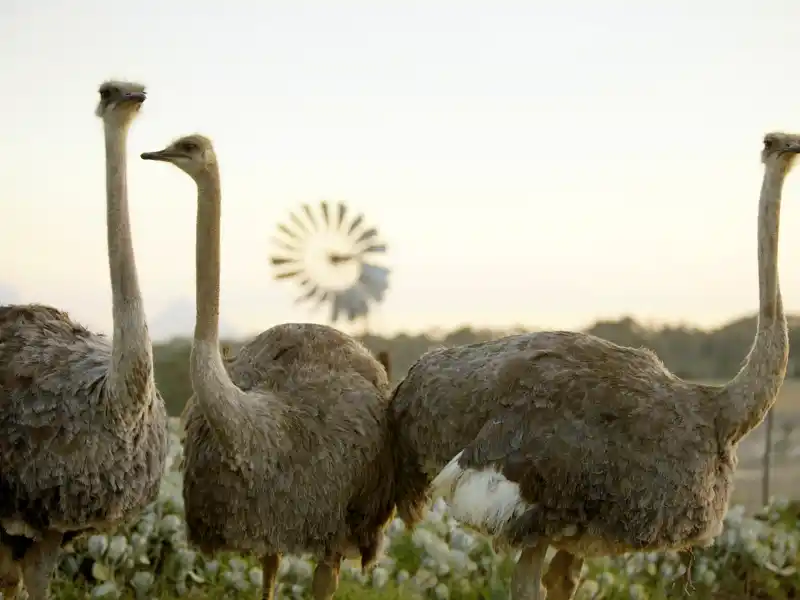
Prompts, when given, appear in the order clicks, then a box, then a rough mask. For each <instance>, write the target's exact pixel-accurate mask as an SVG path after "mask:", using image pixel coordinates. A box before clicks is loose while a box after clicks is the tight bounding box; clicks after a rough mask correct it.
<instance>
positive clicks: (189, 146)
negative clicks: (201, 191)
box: [142, 134, 217, 179]
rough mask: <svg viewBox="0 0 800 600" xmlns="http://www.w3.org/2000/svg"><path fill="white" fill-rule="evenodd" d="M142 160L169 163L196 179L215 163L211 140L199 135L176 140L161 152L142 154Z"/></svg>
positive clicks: (215, 158)
mask: <svg viewBox="0 0 800 600" xmlns="http://www.w3.org/2000/svg"><path fill="white" fill-rule="evenodd" d="M142 158H143V159H144V160H161V161H164V162H169V163H172V164H173V165H175V166H176V167H178V168H179V169H180V170H181V171H184V172H185V173H187V174H188V175H189V176H190V177H192V178H193V179H197V178H198V177H199V176H201V175H202V174H203V173H206V172H207V171H208V170H209V169H210V168H212V167H213V166H214V165H216V163H217V155H216V154H215V153H214V146H213V144H212V143H211V140H210V139H208V138H207V137H205V136H202V135H199V134H193V135H187V136H184V137H182V138H178V139H177V140H175V141H174V142H172V143H171V144H170V145H169V146H167V147H166V148H164V149H163V150H157V151H155V152H143V153H142Z"/></svg>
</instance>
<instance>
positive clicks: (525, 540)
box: [392, 133, 800, 600]
mask: <svg viewBox="0 0 800 600" xmlns="http://www.w3.org/2000/svg"><path fill="white" fill-rule="evenodd" d="M764 146H765V148H764V152H763V155H762V160H763V162H764V165H765V174H764V184H763V186H762V193H761V200H760V205H759V217H758V219H759V233H758V252H759V287H760V290H761V294H760V309H759V325H758V331H757V334H756V337H755V342H754V344H753V348H752V350H751V351H750V354H749V355H748V357H747V361H746V363H745V365H744V366H743V368H742V370H741V371H740V372H739V374H738V375H737V376H736V377H735V378H734V379H733V380H732V381H730V382H729V383H728V384H726V385H724V386H709V385H700V384H695V383H689V382H686V381H683V380H681V379H679V378H678V377H676V376H675V375H673V374H672V373H670V372H669V371H668V370H667V369H666V368H665V367H664V365H663V364H662V363H661V361H660V360H659V359H658V358H657V357H656V356H655V354H653V353H652V352H650V351H648V350H645V349H636V348H625V347H621V346H618V345H616V344H612V343H610V342H608V341H605V340H603V339H600V338H597V337H595V336H592V335H587V334H583V333H574V332H566V331H555V332H541V333H531V334H525V335H515V336H510V337H507V338H504V339H500V340H497V341H492V342H485V343H478V344H472V345H468V346H460V347H455V348H446V349H438V350H434V351H432V352H429V353H428V354H426V355H424V356H423V357H422V358H420V359H419V360H418V361H417V362H416V363H415V364H414V365H413V366H412V367H411V369H410V370H409V372H408V374H407V376H406V377H405V379H404V380H403V381H402V382H401V383H400V384H399V385H398V387H397V388H396V389H395V392H394V394H393V400H392V421H393V427H394V428H395V429H396V432H397V435H398V437H399V439H398V453H399V460H400V461H401V464H400V465H398V468H397V472H398V474H410V476H408V477H401V478H399V480H398V482H397V485H398V494H399V498H398V513H399V515H400V516H401V517H402V518H403V519H405V520H407V521H408V522H409V523H413V522H414V521H415V520H417V519H419V517H420V516H421V514H422V509H423V507H424V505H425V501H426V497H427V495H428V494H429V488H431V491H430V493H432V494H433V495H442V496H443V497H445V499H446V500H448V502H449V504H450V506H451V508H452V511H453V514H454V516H455V517H456V518H459V519H461V520H463V521H465V522H466V523H468V524H470V525H472V526H474V527H477V528H479V529H482V530H484V531H486V532H488V533H490V534H494V535H496V536H497V537H498V538H499V539H500V540H502V541H504V542H507V543H510V544H513V545H516V546H520V547H522V548H523V553H522V556H521V558H520V562H519V563H518V566H517V570H516V573H515V577H514V581H513V582H512V590H513V595H514V596H515V597H517V598H521V597H525V598H528V597H530V598H540V597H541V596H540V594H541V593H542V590H541V589H540V580H541V570H542V566H543V561H544V553H545V551H546V549H547V546H548V545H552V546H554V547H556V548H558V549H559V550H560V551H559V553H558V554H557V556H556V559H554V560H553V561H552V563H551V573H548V577H547V579H546V583H547V584H548V588H549V595H548V600H553V598H569V597H571V596H572V595H573V593H574V590H575V587H576V585H577V575H576V572H579V571H580V564H581V561H582V557H584V556H591V555H602V554H619V553H624V552H629V551H637V550H663V549H681V548H686V547H688V546H693V545H707V544H710V543H711V542H712V540H713V539H714V538H715V537H716V536H717V535H718V534H719V533H720V532H721V530H722V523H723V517H724V515H725V513H726V511H727V507H728V500H729V497H730V493H731V490H732V485H733V472H734V469H735V467H736V448H737V445H738V443H739V441H740V440H741V439H742V437H743V436H745V435H746V434H747V433H748V432H750V431H752V429H753V428H755V427H756V426H757V425H758V424H759V423H760V422H761V420H762V419H763V417H764V415H765V414H766V412H767V410H769V408H770V407H771V406H772V404H773V402H774V401H775V398H776V396H777V393H778V390H779V388H780V386H781V384H782V382H783V378H784V375H785V372H786V364H787V358H788V350H789V343H788V336H787V326H786V319H785V317H784V314H783V307H782V303H781V298H780V291H779V289H778V278H777V237H778V217H779V210H780V197H781V189H782V186H783V181H784V178H785V175H786V173H787V172H788V170H789V168H790V167H791V165H792V161H793V159H794V158H795V156H796V154H797V153H798V152H800V137H799V136H794V135H789V134H778V133H776V134H769V135H767V136H766V137H765V140H764ZM576 569H577V571H576Z"/></svg>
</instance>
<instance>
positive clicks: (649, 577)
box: [53, 422, 800, 600]
mask: <svg viewBox="0 0 800 600" xmlns="http://www.w3.org/2000/svg"><path fill="white" fill-rule="evenodd" d="M176 429H177V423H175V422H173V432H172V445H171V454H170V459H171V467H170V470H169V472H168V474H167V476H166V477H165V479H164V481H163V483H162V488H161V494H160V498H159V500H158V501H157V502H155V503H154V504H153V505H151V506H150V507H148V509H147V510H146V511H145V512H144V513H143V514H142V515H141V516H140V518H139V519H138V521H136V522H135V523H133V524H131V525H130V526H129V527H127V528H125V529H124V530H120V531H118V532H115V533H114V534H111V535H96V536H92V537H89V538H87V539H83V540H80V541H78V542H76V543H75V544H74V545H73V546H71V547H68V548H67V549H66V551H65V553H64V555H63V557H62V560H61V563H60V565H59V569H58V573H57V575H56V577H55V580H54V584H53V597H54V598H56V599H57V600H77V599H84V598H96V599H100V598H104V599H116V598H130V599H134V598H135V599H137V600H145V599H150V598H158V599H166V598H170V599H176V598H194V599H199V598H231V599H242V600H243V599H245V598H247V599H255V598H258V597H260V596H259V594H260V591H259V588H260V585H261V570H260V568H259V566H258V560H256V559H255V558H254V557H242V556H235V555H222V556H216V557H213V558H212V557H205V556H202V555H200V554H199V553H197V552H195V551H193V550H192V549H191V548H189V547H188V546H187V543H186V535H185V529H184V523H183V517H182V514H183V506H182V505H183V501H182V499H181V476H180V473H179V472H178V470H177V466H178V464H179V462H180V455H181V447H180V442H179V440H178V436H177V431H176ZM515 558H516V557H515V556H510V555H507V554H498V553H495V552H494V550H493V549H492V545H491V543H490V541H489V539H488V538H486V537H484V536H482V535H479V534H477V533H475V532H474V531H471V530H469V529H467V528H463V527H462V526H460V525H459V524H458V523H457V522H456V521H454V520H453V519H451V518H449V517H448V513H447V506H446V504H445V503H444V502H441V501H438V502H437V503H435V504H434V506H433V507H432V508H431V510H430V512H429V514H428V517H427V519H426V521H425V522H424V524H423V525H421V526H420V527H418V528H417V529H415V531H413V532H408V531H406V530H405V528H404V527H403V524H402V522H401V521H399V520H395V521H393V522H392V524H391V525H390V527H389V544H388V547H387V549H386V553H385V556H384V557H383V558H382V560H381V561H380V562H379V564H378V565H377V566H376V567H375V568H374V569H373V570H372V571H371V572H370V573H368V574H363V573H361V571H360V569H359V567H358V565H357V564H356V563H355V562H348V563H345V566H344V568H343V571H342V581H341V586H340V590H339V593H338V594H337V598H340V599H342V600H372V599H375V600H377V599H378V598H382V599H393V598H397V599H400V598H403V599H406V598H407V599H412V598H430V599H432V600H478V599H491V600H495V599H496V600H501V599H502V600H505V599H506V598H508V582H509V577H510V573H511V568H512V564H513V560H514V559H515ZM799 568H800V503H790V502H785V501H774V502H773V503H772V504H771V505H770V506H768V507H765V508H764V509H763V510H761V511H760V512H759V513H758V514H756V515H753V516H751V517H747V516H745V515H744V511H743V510H742V509H741V508H738V507H734V508H732V509H731V511H730V513H729V515H728V518H727V522H726V528H725V532H724V533H723V534H722V536H720V538H718V540H717V542H716V544H715V545H714V546H712V547H711V548H706V549H696V550H695V551H694V552H692V553H680V554H679V553H674V552H670V553H663V554H658V553H650V554H636V555H629V556H626V557H620V558H613V559H600V560H594V561H591V562H590V563H589V564H587V565H586V566H585V567H584V578H583V582H582V584H581V587H580V590H579V592H578V598H583V599H589V598H592V599H599V598H604V599H611V600H616V599H622V598H625V599H631V598H632V599H665V598H685V597H687V596H690V597H692V598H700V599H721V598H764V599H767V598H772V599H788V598H796V597H797V590H800V572H798V569H799ZM312 570H313V563H312V562H311V561H310V560H309V559H308V558H306V557H285V558H284V561H283V563H282V565H281V574H280V581H279V589H278V595H279V597H281V598H292V599H297V600H299V599H301V598H307V597H308V596H309V594H308V588H309V585H310V581H311V574H312Z"/></svg>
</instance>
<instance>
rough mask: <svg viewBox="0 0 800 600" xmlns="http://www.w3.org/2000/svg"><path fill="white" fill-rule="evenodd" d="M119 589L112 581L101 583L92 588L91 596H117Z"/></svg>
mask: <svg viewBox="0 0 800 600" xmlns="http://www.w3.org/2000/svg"><path fill="white" fill-rule="evenodd" d="M118 597H119V590H118V589H117V584H115V583H114V582H113V581H106V582H105V583H101V584H100V585H98V586H97V587H96V588H94V589H93V590H92V598H118Z"/></svg>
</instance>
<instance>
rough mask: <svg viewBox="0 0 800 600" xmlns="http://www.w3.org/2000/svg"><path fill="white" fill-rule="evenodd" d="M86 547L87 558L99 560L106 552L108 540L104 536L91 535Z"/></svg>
mask: <svg viewBox="0 0 800 600" xmlns="http://www.w3.org/2000/svg"><path fill="white" fill-rule="evenodd" d="M88 547H89V556H91V557H92V558H93V559H95V560H99V559H100V558H102V557H103V555H104V554H105V553H106V550H108V538H107V537H106V536H104V535H93V536H92V537H90V538H89V542H88Z"/></svg>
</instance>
